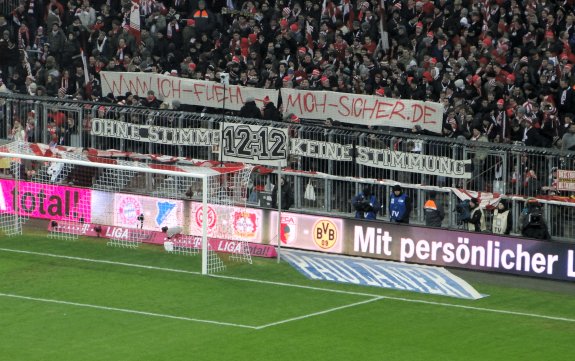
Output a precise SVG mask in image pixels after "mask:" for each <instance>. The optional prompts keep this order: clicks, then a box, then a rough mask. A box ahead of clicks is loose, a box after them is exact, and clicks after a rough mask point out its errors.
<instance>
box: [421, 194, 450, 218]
mask: <svg viewBox="0 0 575 361" xmlns="http://www.w3.org/2000/svg"><path fill="white" fill-rule="evenodd" d="M436 198H437V192H435V191H430V192H429V195H428V199H427V200H426V201H425V204H424V205H423V212H424V218H425V225H426V226H428V227H441V223H442V222H443V218H444V217H445V210H444V209H443V204H442V203H440V202H438V201H437V200H436Z"/></svg>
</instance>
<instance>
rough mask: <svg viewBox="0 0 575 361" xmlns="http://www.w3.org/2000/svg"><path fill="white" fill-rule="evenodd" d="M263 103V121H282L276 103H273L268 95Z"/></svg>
mask: <svg viewBox="0 0 575 361" xmlns="http://www.w3.org/2000/svg"><path fill="white" fill-rule="evenodd" d="M263 102H264V107H263V109H262V119H264V120H272V121H274V122H279V121H280V120H281V119H282V115H281V113H280V111H279V110H278V108H277V107H276V106H275V104H274V102H272V101H271V99H270V97H269V96H267V95H266V96H265V97H264V99H263Z"/></svg>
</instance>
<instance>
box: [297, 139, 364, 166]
mask: <svg viewBox="0 0 575 361" xmlns="http://www.w3.org/2000/svg"><path fill="white" fill-rule="evenodd" d="M352 150H353V145H352V144H338V143H331V142H323V141H321V140H312V139H303V138H290V155H295V156H301V157H310V158H316V159H329V160H337V161H346V162H351V161H352V160H353V156H352Z"/></svg>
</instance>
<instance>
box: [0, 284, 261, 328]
mask: <svg viewBox="0 0 575 361" xmlns="http://www.w3.org/2000/svg"><path fill="white" fill-rule="evenodd" d="M0 297H8V298H16V299H21V300H29V301H38V302H47V303H56V304H59V305H68V306H77V307H85V308H94V309H97V310H105V311H117V312H124V313H132V314H136V315H144V316H152V317H160V318H169V319H173V320H180V321H191V322H200V323H210V324H214V325H218V326H232V327H241V328H249V329H252V330H254V329H257V326H248V325H242V324H238V323H230V322H220V321H212V320H202V319H199V318H190V317H184V316H174V315H166V314H162V313H155V312H146V311H137V310H130V309H127V308H118V307H107V306H98V305H91V304H89V303H78V302H69V301H62V300H53V299H49V298H39V297H29V296H21V295H15V294H11V293H0Z"/></svg>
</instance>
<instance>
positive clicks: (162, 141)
mask: <svg viewBox="0 0 575 361" xmlns="http://www.w3.org/2000/svg"><path fill="white" fill-rule="evenodd" d="M167 108H168V107H167V106H165V105H163V106H162V107H160V109H149V108H143V107H128V106H122V105H116V104H109V103H107V104H104V103H102V104H96V103H88V102H81V101H76V100H70V99H64V100H62V99H54V98H38V97H33V98H32V97H27V96H21V95H15V94H2V95H1V96H0V121H1V123H0V124H2V126H1V127H0V138H10V137H15V136H19V135H18V134H16V135H15V134H13V133H14V124H16V123H15V122H16V121H18V122H20V124H21V125H22V128H23V129H24V130H25V133H24V134H25V137H26V138H27V139H26V140H28V141H30V142H40V143H45V144H50V143H52V144H61V145H70V146H75V147H93V148H97V149H115V150H119V151H124V152H134V153H143V154H161V155H165V156H173V157H186V158H192V159H203V160H213V161H218V160H219V159H220V158H219V157H220V154H221V153H220V149H219V140H220V137H221V136H222V134H220V132H219V129H220V124H221V123H222V122H226V123H235V124H251V125H255V126H266V127H273V128H281V129H284V130H287V134H288V138H289V142H290V144H289V157H288V163H287V167H285V168H284V169H283V171H282V172H283V173H284V177H285V178H286V179H287V180H288V181H289V183H290V184H291V186H292V187H293V193H294V205H293V207H294V208H296V209H301V210H306V211H308V212H317V213H323V214H325V213H335V214H337V213H341V214H348V215H351V214H353V213H354V210H353V209H352V205H351V202H350V201H351V198H352V197H353V196H354V195H355V194H357V193H358V192H360V191H361V190H362V189H363V188H364V187H365V186H366V185H369V186H370V187H371V189H372V191H373V192H374V194H376V196H377V197H378V199H380V202H381V203H382V204H383V205H384V207H383V208H382V210H381V211H380V212H379V217H380V218H382V219H387V217H388V216H387V215H386V211H385V209H386V207H387V203H388V198H389V194H390V186H391V185H392V184H395V183H397V182H399V183H401V184H403V185H404V188H405V189H406V192H407V193H408V194H409V195H410V196H411V197H412V200H413V212H412V213H411V221H412V222H414V223H423V204H424V202H425V200H426V199H427V196H428V195H427V192H428V191H430V190H435V191H437V192H439V194H440V198H442V200H443V202H442V203H443V204H444V206H445V207H446V219H445V221H444V225H445V226H446V227H450V228H456V227H457V225H456V223H455V217H454V213H453V212H452V210H453V209H454V207H455V204H456V203H457V199H459V197H458V196H457V195H455V194H454V193H453V192H452V191H451V190H450V189H463V190H468V191H473V192H487V193H489V194H491V193H494V194H497V195H499V194H505V195H508V196H511V195H513V196H514V197H513V198H512V201H511V204H512V209H513V214H514V217H513V222H514V226H513V230H514V232H516V233H519V232H520V225H519V213H520V211H521V209H522V208H523V202H524V201H525V199H526V198H527V197H535V196H537V197H541V196H544V198H545V197H546V198H545V199H542V200H541V202H542V204H544V207H545V212H544V214H545V217H546V218H547V220H548V225H549V228H550V232H551V234H552V236H553V237H554V238H558V239H569V238H573V236H575V232H574V231H573V226H572V224H573V217H574V216H575V208H573V206H574V205H575V204H571V203H570V202H569V200H568V199H567V198H561V197H559V196H563V197H569V196H570V195H571V193H568V192H565V191H563V192H559V191H558V190H557V182H558V180H559V179H558V175H557V171H556V170H557V169H559V170H574V169H575V152H563V151H560V150H556V149H543V148H530V147H525V146H524V145H522V144H496V143H484V142H474V141H467V140H456V139H451V138H440V137H430V136H424V135H421V134H416V133H415V132H412V131H411V130H409V129H406V130H404V131H403V132H398V130H400V129H397V128H396V129H395V130H396V131H395V132H394V131H392V130H394V129H392V130H386V131H381V130H379V131H377V130H370V129H367V128H361V127H357V126H356V127H354V128H351V127H343V126H339V125H338V126H334V125H333V124H328V123H320V122H312V121H306V120H305V119H303V120H302V122H301V123H292V122H280V123H274V122H269V121H262V120H259V119H245V118H239V117H237V116H235V115H234V114H232V113H226V114H223V113H222V112H221V111H219V110H217V109H211V111H212V112H211V113H210V112H206V110H207V109H208V108H203V109H198V111H199V112H198V113H192V112H183V111H177V110H171V109H167ZM247 136H249V137H255V138H257V137H258V136H259V134H258V133H257V132H255V133H253V134H248V135H247ZM275 179H276V176H275V174H273V173H272V174H270V173H268V172H261V173H256V174H254V176H253V181H252V186H253V190H254V195H253V197H252V198H251V201H252V202H253V203H257V204H259V205H260V206H269V205H270V202H269V200H270V194H271V188H272V184H275V183H277V182H276V180H275ZM444 187H448V188H444ZM473 194H476V193H473ZM480 198H483V197H480ZM487 222H488V229H489V223H490V216H489V212H488V216H487Z"/></svg>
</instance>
